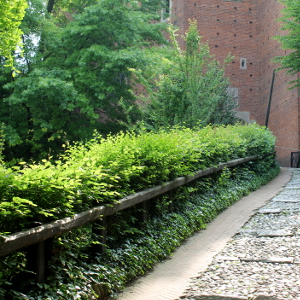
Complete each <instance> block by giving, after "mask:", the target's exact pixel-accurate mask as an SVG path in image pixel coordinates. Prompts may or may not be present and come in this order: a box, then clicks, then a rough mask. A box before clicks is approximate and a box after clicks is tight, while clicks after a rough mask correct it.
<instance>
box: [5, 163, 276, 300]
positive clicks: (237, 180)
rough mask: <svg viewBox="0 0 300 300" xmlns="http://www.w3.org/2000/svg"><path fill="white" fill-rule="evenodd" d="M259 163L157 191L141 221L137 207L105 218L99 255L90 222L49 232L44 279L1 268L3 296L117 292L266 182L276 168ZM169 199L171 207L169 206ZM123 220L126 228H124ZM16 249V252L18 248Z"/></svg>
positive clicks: (76, 295)
mask: <svg viewBox="0 0 300 300" xmlns="http://www.w3.org/2000/svg"><path fill="white" fill-rule="evenodd" d="M260 165H261V162H260V161H259V162H258V163H254V164H253V163H248V164H245V165H242V166H239V167H236V168H231V169H224V170H223V171H221V172H219V173H217V174H213V175H212V176H211V177H207V178H203V179H200V180H198V181H196V182H194V183H192V184H189V185H188V186H186V187H181V188H180V189H178V190H177V192H176V194H174V197H173V199H172V200H171V199H170V198H168V197H167V196H163V198H162V199H160V200H159V201H157V202H156V203H157V204H156V205H154V206H155V207H154V209H152V210H151V211H150V212H149V220H148V221H147V222H146V223H141V222H134V221H133V219H132V218H133V215H132V213H134V214H136V213H138V212H137V211H132V210H130V211H124V212H121V213H120V215H119V218H113V220H111V221H110V226H111V227H114V228H115V229H116V230H115V231H114V235H113V238H112V239H110V241H109V243H108V248H107V250H106V251H105V253H103V254H101V255H100V254H95V253H94V252H92V251H91V247H90V246H89V245H90V244H91V243H96V242H97V241H98V240H99V237H98V236H96V235H95V234H93V232H92V226H91V225H90V224H89V225H87V226H85V227H82V228H80V229H76V230H72V231H71V232H70V233H68V234H65V235H63V236H61V237H57V238H55V239H53V241H52V244H51V245H50V246H49V247H50V249H51V250H52V253H53V254H52V258H51V260H50V261H49V272H48V273H49V275H48V278H47V280H46V281H45V283H43V284H39V285H37V286H36V285H33V284H32V283H30V281H29V282H28V281H26V280H25V279H24V278H28V276H27V277H25V276H23V280H22V282H23V285H24V286H23V288H22V289H20V288H17V285H16V284H15V281H14V280H13V278H12V277H11V273H10V272H9V269H5V272H3V273H2V274H3V276H2V278H1V277H0V282H1V287H2V290H1V288H0V295H1V292H2V295H3V298H5V299H9V300H10V299H13V300H15V299H24V300H36V299H51V300H58V299H97V296H96V294H95V291H96V290H97V288H96V287H101V288H102V289H106V290H108V291H109V292H110V293H111V294H114V293H116V292H120V291H121V290H122V289H123V287H124V285H125V284H126V283H127V282H128V281H130V280H132V279H133V278H136V277H137V276H139V275H142V274H144V273H145V272H147V270H149V269H151V268H152V267H153V266H154V265H155V264H156V263H157V262H159V261H161V260H163V259H165V258H166V257H169V256H170V255H172V251H173V250H174V249H175V248H176V247H178V246H179V245H180V244H181V243H182V241H183V240H184V239H186V238H187V237H189V236H190V235H191V234H192V233H193V232H195V231H198V230H201V229H204V228H205V226H206V224H207V223H209V222H210V221H211V220H212V219H213V218H215V217H216V216H217V214H218V213H219V212H221V211H222V210H224V209H225V208H227V207H228V206H229V205H231V204H232V203H234V202H235V201H236V200H238V199H239V198H240V197H242V196H244V195H246V194H248V193H249V192H251V191H253V190H255V189H257V188H259V187H260V186H261V185H263V184H265V183H267V182H268V181H269V180H271V179H272V178H273V177H274V176H276V175H277V173H278V171H279V168H278V166H277V164H276V163H275V162H274V159H273V160H272V161H271V160H269V164H268V165H265V166H264V167H263V168H262V167H260V170H257V169H256V166H260ZM171 201H172V204H173V205H172V206H173V212H170V207H169V203H170V202H171ZM166 208H167V209H166ZM124 220H126V221H125V223H126V222H127V225H126V224H125V223H124ZM128 225H129V226H130V227H131V230H127V231H126V228H128ZM123 229H124V230H123ZM110 234H112V230H111V231H110ZM120 237H121V239H120ZM18 255H21V257H22V254H18ZM21 257H19V261H17V260H16V259H15V258H16V257H15V256H11V266H14V267H16V268H17V269H14V270H17V272H20V275H24V274H25V273H24V272H26V270H25V269H24V267H22V266H21V264H25V263H26V261H25V262H24V259H21ZM9 258H10V256H9ZM2 260H3V259H2ZM8 261H9V260H8V258H6V262H8ZM10 270H11V269H10ZM9 284H12V286H11V285H9ZM12 295H14V296H12Z"/></svg>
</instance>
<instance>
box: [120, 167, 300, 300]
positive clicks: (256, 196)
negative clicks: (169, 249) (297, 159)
mask: <svg viewBox="0 0 300 300" xmlns="http://www.w3.org/2000/svg"><path fill="white" fill-rule="evenodd" d="M292 172H293V174H294V176H293V180H292V181H291V182H290V183H289V184H288V185H287V186H286V187H285V188H284V189H283V187H284V186H285V185H286V183H287V182H289V181H290V179H291V174H292ZM298 182H299V190H298V186H297V184H298ZM279 191H282V192H281V193H280V194H278V192H279ZM298 198H299V201H300V171H299V170H298V169H296V170H293V171H292V169H282V170H281V173H280V174H279V176H278V177H276V178H275V179H274V180H272V181H271V182H270V183H268V184H267V185H265V186H263V187H262V188H260V189H259V190H257V191H255V192H253V193H251V194H250V195H248V196H246V197H243V198H242V199H241V200H239V201H238V202H237V203H235V204H234V205H233V206H231V207H230V208H228V209H227V210H225V211H224V212H222V213H221V214H220V215H219V216H218V217H217V218H216V219H215V220H214V221H213V222H211V223H210V224H209V225H208V226H207V229H205V230H202V231H200V232H198V233H196V234H195V235H193V236H192V237H191V238H189V239H187V241H186V242H185V243H184V244H183V245H182V246H180V247H179V248H178V249H177V250H176V251H175V252H174V254H173V256H172V258H171V259H167V260H165V261H164V262H162V263H160V264H158V265H157V266H156V267H155V268H154V269H153V270H152V271H151V272H149V273H148V274H146V275H145V276H142V277H140V278H138V279H137V280H136V281H134V282H132V283H131V284H130V285H129V286H128V287H127V288H126V289H125V290H124V291H123V293H121V294H120V295H119V296H118V297H117V299H118V300H178V299H189V300H192V299H194V300H236V299H237V300H238V299H241V300H245V299H247V300H248V299H249V300H250V299H255V300H264V299H281V298H274V297H273V295H274V294H275V293H277V291H280V293H281V294H280V295H281V297H282V298H283V299H286V298H288V299H298V300H300V292H299V290H300V288H298V285H300V272H299V271H300V270H299V266H300V265H299V264H298V257H300V256H298V253H299V251H300V250H298V249H300V247H299V245H300V244H299V242H300V240H298V239H297V237H300V231H299V228H300V227H298V225H300V221H299V218H298V216H300V202H294V201H292V200H295V199H298ZM271 199H272V201H270V200H271ZM283 200H284V201H283ZM268 201H270V202H268ZM286 201H288V202H286ZM266 204H267V205H266ZM259 209H261V210H259ZM258 210H259V212H258ZM297 210H298V212H297ZM251 216H253V218H251ZM250 218H251V219H250ZM249 219H250V220H249ZM247 221H248V222H247ZM259 224H261V225H262V226H260V225H259ZM267 231H268V232H267ZM298 297H299V298H298Z"/></svg>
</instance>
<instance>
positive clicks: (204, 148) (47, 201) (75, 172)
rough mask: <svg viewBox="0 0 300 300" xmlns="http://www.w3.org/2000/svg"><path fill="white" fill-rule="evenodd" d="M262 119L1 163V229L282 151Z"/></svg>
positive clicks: (111, 140)
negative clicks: (222, 164)
mask: <svg viewBox="0 0 300 300" xmlns="http://www.w3.org/2000/svg"><path fill="white" fill-rule="evenodd" d="M274 143H275V138H274V136H273V135H272V133H271V132H270V131H268V130H267V129H266V128H263V127H260V126H258V125H248V126H242V125H235V126H227V127H212V126H207V127H205V128H202V129H199V130H191V129H186V128H171V129H165V130H160V131H158V132H146V131H142V132H140V133H134V132H128V133H120V134H118V135H116V136H108V137H106V138H103V137H101V136H99V135H95V137H94V139H93V140H91V141H89V142H88V143H85V144H83V143H78V144H76V145H74V146H72V147H68V148H66V150H65V152H64V153H63V154H62V155H61V156H60V157H59V158H58V159H53V158H51V157H50V158H48V159H43V160H42V161H41V162H38V163H34V162H32V163H26V162H20V163H19V165H18V166H14V167H5V165H2V166H1V171H0V197H1V203H0V234H1V235H3V234H8V233H13V232H16V231H20V230H23V229H27V228H31V227H33V226H36V225H39V224H41V223H45V222H50V221H53V220H56V219H60V218H63V217H66V216H72V215H74V214H75V213H78V212H81V211H83V210H85V209H87V208H90V207H92V206H95V205H100V204H101V205H102V204H111V203H114V202H116V201H118V199H120V198H122V197H125V196H126V195H129V194H132V193H134V192H137V191H140V190H143V189H146V188H149V187H152V186H155V185H159V184H162V183H163V182H166V181H169V180H172V179H174V178H176V177H179V176H185V175H189V174H192V173H193V172H194V171H196V170H201V169H205V168H207V167H211V166H217V165H218V164H219V163H220V162H226V161H229V160H231V159H235V158H241V157H246V156H250V155H259V156H261V157H265V156H268V155H270V154H271V153H274Z"/></svg>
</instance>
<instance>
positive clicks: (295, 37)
mask: <svg viewBox="0 0 300 300" xmlns="http://www.w3.org/2000/svg"><path fill="white" fill-rule="evenodd" d="M280 2H282V4H283V5H284V8H283V10H282V13H283V17H281V18H279V21H280V22H281V24H282V26H281V28H280V29H281V31H282V34H280V35H279V36H276V37H274V38H275V39H276V40H278V41H279V42H280V43H281V46H282V48H283V49H287V50H290V51H288V53H289V54H286V55H284V56H281V57H276V58H275V59H274V61H275V62H279V63H280V64H281V68H280V69H287V73H288V74H292V75H295V74H297V73H298V72H299V71H300V59H299V57H300V2H299V1H298V0H281V1H280ZM291 84H292V85H293V86H292V88H294V87H299V86H300V79H299V78H298V79H296V80H294V81H292V82H291Z"/></svg>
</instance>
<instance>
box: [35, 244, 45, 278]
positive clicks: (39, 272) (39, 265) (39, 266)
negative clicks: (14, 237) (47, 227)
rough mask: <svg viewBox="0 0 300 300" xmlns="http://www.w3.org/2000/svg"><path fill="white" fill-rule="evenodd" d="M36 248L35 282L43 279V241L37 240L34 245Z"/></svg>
mask: <svg viewBox="0 0 300 300" xmlns="http://www.w3.org/2000/svg"><path fill="white" fill-rule="evenodd" d="M35 248H36V250H35V251H36V260H35V269H36V282H37V283H42V282H44V281H45V267H46V259H45V241H42V242H39V243H37V244H36V245H35Z"/></svg>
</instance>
